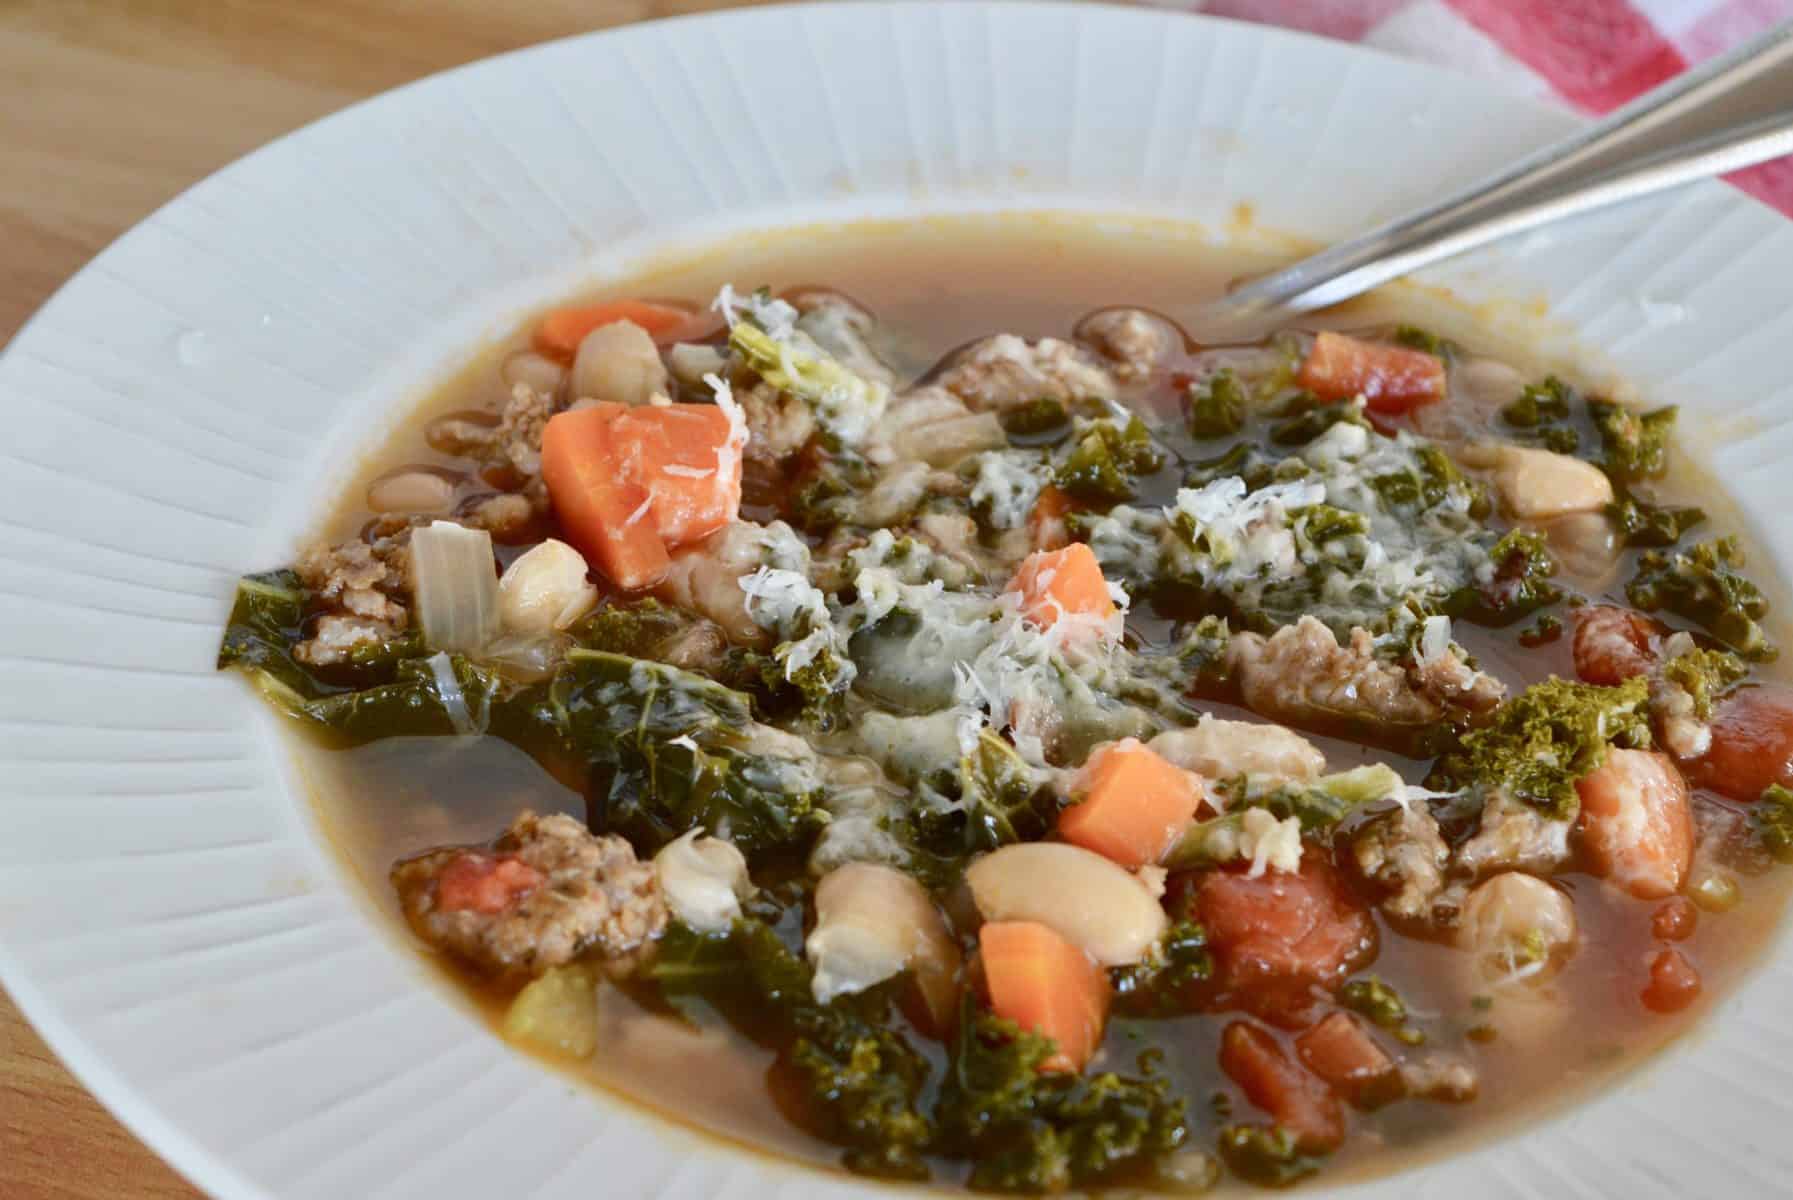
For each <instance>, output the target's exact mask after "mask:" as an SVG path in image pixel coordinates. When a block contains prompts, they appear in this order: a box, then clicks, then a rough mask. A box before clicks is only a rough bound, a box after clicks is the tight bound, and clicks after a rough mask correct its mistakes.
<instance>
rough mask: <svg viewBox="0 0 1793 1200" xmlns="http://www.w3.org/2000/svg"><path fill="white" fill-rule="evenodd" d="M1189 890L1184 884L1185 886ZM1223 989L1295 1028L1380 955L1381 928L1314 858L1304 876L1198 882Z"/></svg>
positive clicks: (1212, 874)
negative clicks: (1325, 993) (1321, 999)
mask: <svg viewBox="0 0 1793 1200" xmlns="http://www.w3.org/2000/svg"><path fill="white" fill-rule="evenodd" d="M1179 882H1181V881H1179ZM1194 908H1195V915H1196V917H1197V919H1199V920H1200V921H1201V923H1202V925H1203V927H1204V928H1205V929H1206V930H1207V931H1208V943H1209V945H1210V946H1212V947H1213V950H1214V955H1215V959H1216V961H1217V965H1218V966H1219V968H1220V971H1219V973H1220V976H1221V982H1222V983H1223V984H1224V985H1225V986H1226V987H1227V988H1228V989H1230V990H1231V991H1232V992H1233V993H1234V998H1235V1000H1236V1001H1237V1002H1238V1003H1239V1004H1240V1005H1241V1006H1243V1007H1246V1008H1248V1009H1250V1010H1251V1011H1254V1012H1256V1013H1258V1015H1260V1016H1262V1017H1263V1018H1264V1019H1265V1020H1267V1021H1271V1022H1273V1023H1275V1024H1278V1025H1283V1026H1285V1027H1287V1028H1291V1029H1293V1028H1298V1027H1299V1026H1300V1025H1302V1024H1304V1023H1305V1017H1306V1014H1307V1013H1308V1012H1309V1011H1310V1010H1311V1008H1312V1007H1313V1004H1314V1002H1315V996H1314V992H1315V990H1316V989H1325V990H1330V989H1332V988H1333V987H1336V986H1337V985H1338V983H1339V982H1340V981H1341V980H1342V979H1343V978H1344V977H1345V976H1346V975H1347V974H1349V973H1350V972H1351V971H1354V970H1356V969H1358V968H1359V967H1362V966H1365V965H1367V964H1368V963H1369V961H1370V960H1371V959H1373V958H1374V957H1375V954H1376V925H1375V922H1374V921H1373V920H1371V918H1370V914H1369V912H1368V911H1367V910H1366V909H1365V908H1364V907H1363V906H1362V905H1360V904H1358V903H1357V902H1356V901H1354V900H1353V899H1352V898H1351V897H1350V896H1349V895H1347V894H1346V892H1345V889H1344V886H1343V884H1342V882H1341V881H1340V880H1339V878H1338V875H1337V874H1336V873H1335V872H1334V871H1333V869H1332V868H1331V866H1329V865H1328V864H1326V863H1325V862H1323V861H1321V860H1320V859H1319V858H1317V857H1315V856H1313V855H1309V856H1307V857H1306V858H1304V859H1303V860H1302V864H1301V870H1300V872H1299V873H1298V874H1293V875H1290V874H1285V873H1283V872H1279V871H1271V872H1267V873H1266V874H1263V875H1260V876H1259V877H1257V878H1256V879H1253V878H1251V877H1250V876H1249V875H1247V874H1246V873H1245V871H1244V870H1242V869H1222V870H1208V871H1204V872H1202V873H1201V874H1200V875H1199V876H1198V877H1197V878H1196V879H1195V882H1194Z"/></svg>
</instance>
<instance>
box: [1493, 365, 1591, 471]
mask: <svg viewBox="0 0 1793 1200" xmlns="http://www.w3.org/2000/svg"><path fill="white" fill-rule="evenodd" d="M1579 399H1580V396H1579V394H1578V393H1577V392H1576V391H1575V389H1574V388H1572V387H1570V386H1569V385H1568V384H1567V383H1565V382H1564V381H1563V380H1561V379H1559V378H1557V377H1556V376H1555V375H1551V376H1549V377H1548V378H1546V379H1545V380H1544V382H1542V383H1534V384H1531V385H1530V386H1528V387H1527V388H1526V389H1525V390H1524V391H1523V392H1521V393H1520V394H1519V399H1517V400H1515V401H1513V402H1512V403H1511V404H1508V405H1507V406H1506V407H1505V408H1503V409H1501V410H1500V418H1501V420H1502V421H1504V422H1505V423H1506V425H1507V427H1508V429H1509V431H1510V432H1511V433H1512V435H1513V440H1514V441H1518V442H1529V443H1532V444H1535V445H1539V446H1543V447H1544V448H1545V449H1546V450H1554V451H1556V452H1557V453H1558V454H1573V453H1575V451H1576V450H1577V449H1578V448H1580V446H1581V435H1580V434H1579V433H1577V432H1576V431H1575V410H1576V409H1577V408H1578V407H1579V405H1578V404H1577V401H1578V400H1579Z"/></svg>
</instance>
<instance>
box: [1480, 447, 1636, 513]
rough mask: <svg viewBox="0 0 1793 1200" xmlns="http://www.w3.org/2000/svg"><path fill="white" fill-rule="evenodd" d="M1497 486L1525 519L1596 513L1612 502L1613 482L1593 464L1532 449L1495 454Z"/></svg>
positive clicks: (1504, 449) (1508, 507)
mask: <svg viewBox="0 0 1793 1200" xmlns="http://www.w3.org/2000/svg"><path fill="white" fill-rule="evenodd" d="M1494 486H1495V488H1496V489H1497V490H1498V491H1499V492H1500V498H1501V502H1502V504H1503V505H1504V506H1505V507H1506V510H1507V511H1508V512H1510V513H1511V514H1513V515H1514V516H1515V517H1518V518H1520V519H1521V520H1531V519H1547V518H1550V517H1560V516H1564V515H1566V514H1568V513H1577V512H1594V511H1597V510H1599V509H1602V508H1604V507H1606V506H1607V505H1608V504H1610V503H1612V481H1611V480H1609V479H1607V477H1606V473H1605V472H1604V471H1602V470H1601V469H1600V468H1599V467H1596V466H1594V465H1593V464H1592V463H1586V462H1583V461H1581V459H1579V458H1570V457H1569V456H1568V455H1567V454H1557V453H1556V452H1554V451H1551V450H1539V449H1536V448H1534V447H1531V446H1500V447H1498V448H1496V449H1495V451H1494Z"/></svg>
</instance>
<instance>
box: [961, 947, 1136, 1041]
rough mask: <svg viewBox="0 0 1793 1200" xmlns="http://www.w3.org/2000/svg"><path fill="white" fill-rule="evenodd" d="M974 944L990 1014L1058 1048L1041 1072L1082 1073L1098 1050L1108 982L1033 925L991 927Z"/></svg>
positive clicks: (1078, 952)
mask: <svg viewBox="0 0 1793 1200" xmlns="http://www.w3.org/2000/svg"><path fill="white" fill-rule="evenodd" d="M977 940H978V957H979V959H980V960H981V961H982V963H983V969H984V982H985V984H986V986H987V987H988V988H989V991H990V1009H991V1011H993V1012H994V1013H995V1014H996V1015H997V1016H999V1017H1005V1018H1007V1019H1008V1020H1010V1021H1013V1022H1014V1023H1015V1024H1017V1025H1019V1026H1020V1027H1021V1028H1023V1029H1025V1030H1028V1031H1029V1032H1031V1033H1037V1034H1039V1035H1041V1036H1042V1037H1048V1038H1051V1039H1052V1040H1053V1042H1054V1043H1056V1044H1057V1046H1058V1053H1057V1054H1055V1055H1054V1056H1053V1057H1051V1058H1050V1059H1048V1060H1047V1061H1046V1062H1045V1064H1044V1065H1043V1067H1042V1069H1043V1070H1048V1071H1081V1070H1083V1068H1084V1065H1085V1064H1087V1063H1088V1062H1089V1060H1090V1059H1091V1058H1093V1057H1094V1056H1095V1053H1096V1047H1098V1046H1100V1045H1101V1044H1102V1028H1103V1026H1104V1025H1105V1024H1107V1021H1108V1004H1109V999H1110V994H1111V993H1110V989H1109V986H1108V976H1107V975H1106V974H1104V973H1103V971H1102V969H1101V968H1100V967H1098V966H1097V965H1096V964H1095V963H1093V962H1091V961H1090V959H1089V956H1088V955H1086V954H1085V953H1084V952H1083V951H1082V950H1080V949H1078V948H1077V947H1076V946H1073V945H1072V944H1071V943H1070V942H1067V941H1066V940H1065V939H1064V938H1062V937H1060V936H1059V935H1058V933H1056V932H1055V931H1054V930H1052V929H1051V928H1050V927H1048V926H1046V925H1042V924H1040V923H1039V922H1037V921H991V922H988V923H986V924H985V925H984V926H983V928H982V929H980V930H979V931H978V935H977Z"/></svg>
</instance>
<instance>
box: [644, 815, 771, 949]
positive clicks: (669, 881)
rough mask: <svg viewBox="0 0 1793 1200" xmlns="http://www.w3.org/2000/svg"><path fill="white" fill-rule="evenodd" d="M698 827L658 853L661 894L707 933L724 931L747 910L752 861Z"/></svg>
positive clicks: (656, 864) (677, 912) (687, 920)
mask: <svg viewBox="0 0 1793 1200" xmlns="http://www.w3.org/2000/svg"><path fill="white" fill-rule="evenodd" d="M702 834H703V830H701V829H693V830H692V831H691V832H690V833H687V834H686V835H685V836H684V837H681V838H677V839H675V840H673V841H671V842H668V843H667V844H666V845H665V847H663V848H662V849H661V851H660V853H658V854H656V855H654V874H655V875H656V876H657V877H658V878H659V881H660V894H661V895H662V896H664V897H665V898H666V905H667V907H668V908H670V909H671V910H672V915H673V916H675V917H677V918H678V919H679V920H681V921H683V922H684V923H685V924H687V925H689V926H691V928H693V929H696V930H699V931H701V932H704V933H720V932H722V931H723V930H724V929H727V928H728V927H729V926H730V925H732V924H733V923H734V921H735V918H736V917H739V916H740V915H741V901H743V900H745V899H747V897H749V896H751V895H752V894H753V884H752V882H751V881H750V880H749V879H748V877H747V860H746V859H745V858H743V857H742V856H741V852H740V851H739V850H737V849H735V847H734V845H733V844H732V843H730V842H725V841H723V840H722V839H721V838H713V837H704V836H702Z"/></svg>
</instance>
